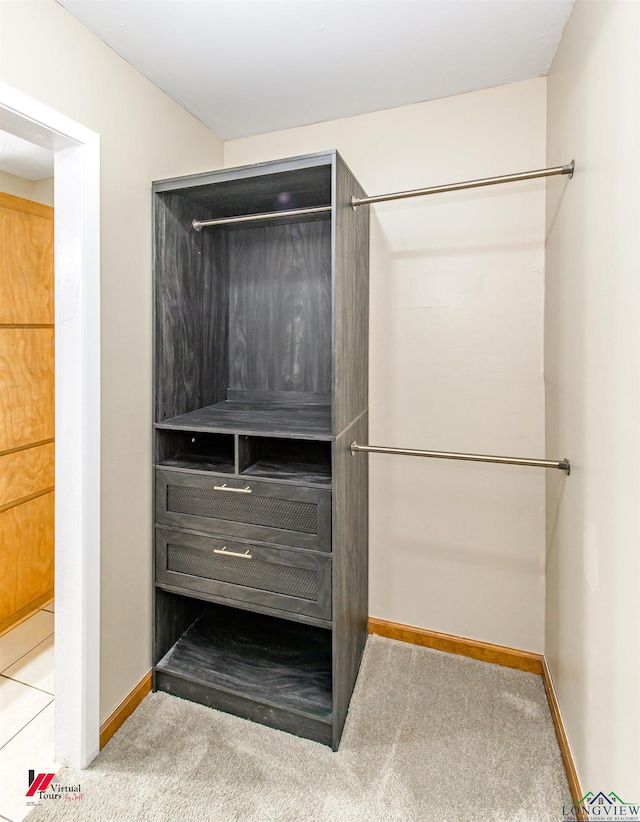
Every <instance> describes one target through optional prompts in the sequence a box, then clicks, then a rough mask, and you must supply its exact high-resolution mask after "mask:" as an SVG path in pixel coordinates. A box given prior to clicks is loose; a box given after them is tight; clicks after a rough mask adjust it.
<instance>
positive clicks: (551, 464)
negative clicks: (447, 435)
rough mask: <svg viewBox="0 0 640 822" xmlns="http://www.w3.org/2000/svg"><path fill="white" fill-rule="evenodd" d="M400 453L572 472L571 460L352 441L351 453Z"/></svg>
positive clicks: (412, 455) (404, 455)
mask: <svg viewBox="0 0 640 822" xmlns="http://www.w3.org/2000/svg"><path fill="white" fill-rule="evenodd" d="M361 452H362V453H365V452H366V453H369V454H400V455H401V456H403V457H434V458H435V459H441V460H466V461H468V462H492V463H500V464H502V465H533V466H534V467H537V468H558V469H560V471H566V473H567V475H568V474H570V473H571V463H570V462H569V460H567V459H564V460H534V459H527V458H526V457H494V456H490V455H488V454H458V453H455V452H451V451H418V450H416V449H413V448H387V447H386V446H384V445H358V443H357V442H352V443H351V454H352V455H354V456H355V454H358V453H361Z"/></svg>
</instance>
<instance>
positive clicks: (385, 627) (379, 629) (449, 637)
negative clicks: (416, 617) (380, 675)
mask: <svg viewBox="0 0 640 822" xmlns="http://www.w3.org/2000/svg"><path fill="white" fill-rule="evenodd" d="M369 633H370V634H378V636H386V637H388V638H389V639H398V640H400V642H410V643H412V644H414V645H423V646H424V647H426V648H433V649H435V650H436V651H446V653H449V654H459V655H460V656H468V657H470V658H471V659H480V660H482V661H483V662H491V663H493V664H494V665H504V666H505V667H506V668H516V669H517V670H519V671H527V672H529V673H531V674H539V675H541V674H542V660H543V657H542V655H541V654H534V653H533V652H530V651H520V650H518V649H517V648H508V647H506V646H504V645H493V644H492V643H490V642H480V641H479V640H477V639H468V638H467V637H460V636H455V635H454V634H443V633H440V632H439V631H428V630H427V629H426V628H414V627H413V626H411V625H401V624H400V623H397V622H388V621H387V620H384V619H376V618H374V617H369Z"/></svg>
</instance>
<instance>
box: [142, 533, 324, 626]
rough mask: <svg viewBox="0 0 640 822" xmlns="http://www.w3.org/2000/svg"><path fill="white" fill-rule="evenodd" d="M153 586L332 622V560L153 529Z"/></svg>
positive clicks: (303, 553) (304, 553)
mask: <svg viewBox="0 0 640 822" xmlns="http://www.w3.org/2000/svg"><path fill="white" fill-rule="evenodd" d="M156 582H159V583H166V584H167V585H172V586H177V587H179V588H184V589H188V590H189V591H198V592H200V593H204V594H209V595H213V596H220V597H224V598H225V599H234V600H237V601H238V603H239V604H240V603H243V602H250V603H254V604H256V605H264V606H267V607H269V608H277V609H279V610H281V611H290V612H292V613H296V614H306V615H307V616H313V617H319V618H320V619H327V620H330V619H331V557H329V556H322V555H316V554H311V553H309V551H306V550H305V551H296V550H291V549H288V548H281V547H277V548H276V547H272V546H269V545H255V544H253V543H249V542H238V541H233V540H227V539H221V538H213V537H208V536H203V535H200V534H190V533H184V532H181V531H173V530H169V529H165V528H157V529H156Z"/></svg>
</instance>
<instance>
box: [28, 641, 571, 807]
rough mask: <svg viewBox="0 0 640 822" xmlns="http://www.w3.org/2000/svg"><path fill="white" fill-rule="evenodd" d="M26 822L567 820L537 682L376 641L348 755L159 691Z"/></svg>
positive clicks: (353, 713) (345, 747) (345, 744)
mask: <svg viewBox="0 0 640 822" xmlns="http://www.w3.org/2000/svg"><path fill="white" fill-rule="evenodd" d="M61 784H63V785H68V786H71V785H77V784H80V787H81V790H82V796H83V798H82V800H76V801H74V802H70V801H66V800H52V799H44V800H43V801H42V802H41V803H40V805H39V806H38V807H37V808H34V809H33V810H32V811H31V813H30V814H29V816H28V817H27V819H28V822H45V820H47V821H50V822H58V821H60V822H62V821H63V820H64V822H67V820H76V819H77V820H82V822H126V821H127V820H141V821H142V820H144V822H168V820H172V822H173V820H176V822H178V821H179V822H182V820H184V821H185V822H191V821H192V820H193V822H208V821H209V820H211V822H236V821H237V822H306V820H313V821H314V822H431V820H433V822H436V820H437V822H475V820H478V822H479V821H480V820H482V821H483V822H533V821H534V820H535V821H536V822H546V820H549V822H557V820H559V819H561V818H562V806H563V805H568V804H570V802H571V799H570V794H569V788H568V786H567V781H566V778H565V775H564V771H563V767H562V762H561V759H560V753H559V750H558V746H557V743H556V740H555V735H554V730H553V725H552V722H551V718H550V715H549V710H548V707H547V703H546V698H545V694H544V688H543V685H542V681H541V679H540V677H538V676H535V675H534V674H526V673H522V672H520V671H514V670H511V669H509V668H501V667H499V666H496V665H489V664H487V663H483V662H476V661H475V660H469V659H465V658H463V657H458V656H453V655H449V654H444V653H440V652H438V651H432V650H429V649H426V648H419V647H416V646H413V645H407V644H404V643H400V642H395V641H393V640H389V639H383V638H381V637H370V639H369V642H368V644H367V649H366V652H365V657H364V661H363V666H362V669H361V672H360V676H359V679H358V683H357V686H356V691H355V693H354V697H353V700H352V704H351V710H350V713H349V717H348V719H347V725H346V728H345V733H344V736H343V740H342V744H341V746H340V750H339V751H338V752H337V753H332V752H331V751H330V750H329V748H326V747H324V746H322V745H318V744H316V743H314V742H309V741H308V740H304V739H298V738H297V737H294V736H291V735H289V734H285V733H282V732H280V731H274V730H271V729H269V728H265V727H262V726H260V725H257V724H254V723H252V722H248V721H245V720H243V719H239V718H237V717H233V716H229V715H227V714H223V713H220V712H218V711H213V710H211V709H209V708H205V707H202V706H200V705H195V704H192V703H190V702H186V701H184V700H181V699H177V698H175V697H171V696H168V695H167V694H162V693H156V694H150V695H149V696H148V697H147V698H146V699H145V700H144V701H143V703H142V704H141V706H140V707H139V708H138V710H137V711H136V712H135V713H134V714H133V715H132V716H131V717H130V719H129V720H128V721H127V722H126V723H125V724H124V725H123V726H122V728H121V729H120V730H119V731H118V733H117V734H116V735H115V736H114V737H113V739H112V740H111V742H110V743H109V744H108V745H107V746H106V748H105V749H104V750H103V751H102V753H101V754H100V755H99V756H98V757H97V759H96V760H95V761H94V762H93V763H92V765H91V766H90V767H89V768H88V769H87V770H85V771H75V772H74V771H67V772H66V773H65V774H64V775H63V776H62V778H61Z"/></svg>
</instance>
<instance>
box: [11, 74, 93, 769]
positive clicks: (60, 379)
mask: <svg viewBox="0 0 640 822" xmlns="http://www.w3.org/2000/svg"><path fill="white" fill-rule="evenodd" d="M0 129H2V130H3V131H7V132H10V133H12V134H15V135H17V136H18V137H22V138H23V139H25V140H29V142H31V143H35V144H36V145H39V146H42V147H43V148H48V149H51V150H53V151H54V152H55V154H54V157H55V165H54V168H55V194H54V205H55V221H54V224H55V228H54V236H55V252H54V254H55V289H54V293H55V392H56V397H55V438H56V445H55V452H56V460H55V463H56V467H55V485H56V490H55V597H56V600H55V602H56V608H55V610H56V614H55V666H56V679H55V713H56V719H55V757H56V761H57V762H59V763H61V764H64V765H71V766H72V767H77V768H84V767H86V766H87V765H88V764H89V763H90V762H91V760H92V759H93V758H94V757H95V756H96V754H97V753H98V751H99V747H100V707H99V703H100V138H99V136H98V135H97V134H95V133H94V132H93V131H90V130H89V129H87V128H85V127H84V126H82V125H80V124H78V123H75V122H73V120H70V119H69V118H68V117H65V116H64V115H62V114H59V113H58V112H56V111H54V110H53V109H50V108H48V107H47V106H44V105H42V104H41V103H39V102H37V101H36V100H33V99H32V98H30V97H28V96H27V95H25V94H22V93H21V92H19V91H17V90H16V89H14V88H12V87H10V86H8V85H6V84H5V83H0Z"/></svg>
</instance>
